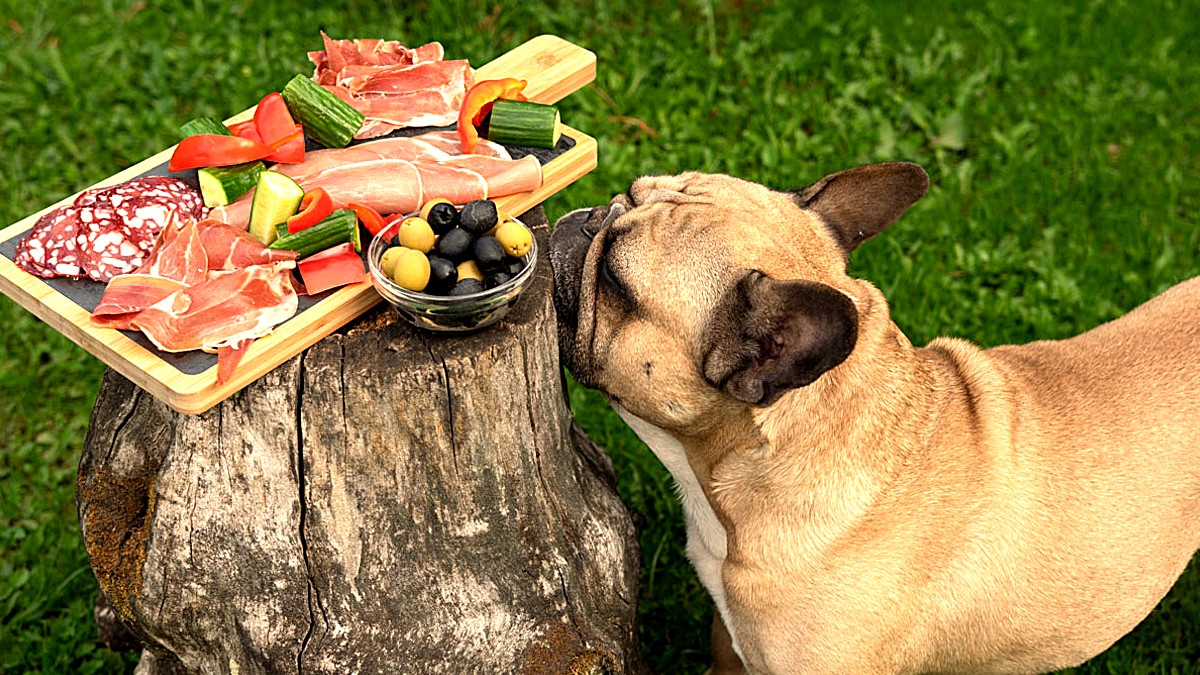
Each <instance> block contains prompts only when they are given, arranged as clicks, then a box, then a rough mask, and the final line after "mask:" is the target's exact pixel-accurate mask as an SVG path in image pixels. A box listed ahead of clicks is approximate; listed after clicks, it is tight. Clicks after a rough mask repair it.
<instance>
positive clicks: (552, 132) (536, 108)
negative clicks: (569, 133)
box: [487, 98, 562, 148]
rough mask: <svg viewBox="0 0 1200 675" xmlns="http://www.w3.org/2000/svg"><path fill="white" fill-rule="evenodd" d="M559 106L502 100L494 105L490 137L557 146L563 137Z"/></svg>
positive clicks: (507, 140)
mask: <svg viewBox="0 0 1200 675" xmlns="http://www.w3.org/2000/svg"><path fill="white" fill-rule="evenodd" d="M561 126H562V125H561V124H560V120H559V115H558V108H556V107H554V106H552V105H546V104H544V103H534V102H533V101H512V100H509V99H504V98H502V99H499V100H497V101H496V102H495V103H493V104H492V114H491V117H490V118H489V121H488V130H487V138H488V140H490V141H494V142H496V143H503V144H505V145H529V146H533V147H535V148H553V147H554V146H555V145H557V144H558V139H559V138H560V137H561V136H562V129H561Z"/></svg>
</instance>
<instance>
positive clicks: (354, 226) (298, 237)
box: [270, 209, 361, 258]
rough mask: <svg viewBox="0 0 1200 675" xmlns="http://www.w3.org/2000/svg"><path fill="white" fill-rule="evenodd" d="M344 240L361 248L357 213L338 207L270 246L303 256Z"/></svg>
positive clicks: (357, 248)
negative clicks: (323, 217)
mask: <svg viewBox="0 0 1200 675" xmlns="http://www.w3.org/2000/svg"><path fill="white" fill-rule="evenodd" d="M346 242H351V243H353V244H354V250H355V251H358V250H361V242H360V240H359V234H358V214H356V213H355V212H354V211H352V210H351V209H338V210H337V211H334V212H333V213H331V214H329V216H328V217H327V218H325V220H322V221H321V222H319V223H317V224H316V225H313V226H311V227H307V228H305V229H303V230H300V231H299V232H296V233H294V234H289V235H287V236H285V237H280V238H278V239H276V240H275V241H274V242H273V243H272V244H271V245H270V248H273V249H284V250H288V251H295V252H296V257H298V258H303V257H305V256H310V255H312V254H314V253H317V252H318V251H324V250H325V249H327V248H329V247H330V246H337V245H338V244H344V243H346Z"/></svg>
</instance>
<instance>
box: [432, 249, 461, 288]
mask: <svg viewBox="0 0 1200 675" xmlns="http://www.w3.org/2000/svg"><path fill="white" fill-rule="evenodd" d="M456 281H458V268H457V267H455V265H454V263H452V262H450V261H449V260H446V259H445V258H443V257H441V256H436V255H431V256H429V285H428V286H426V287H425V292H426V293H432V294H434V295H445V294H446V293H449V292H450V289H451V288H454V283H455V282H456Z"/></svg>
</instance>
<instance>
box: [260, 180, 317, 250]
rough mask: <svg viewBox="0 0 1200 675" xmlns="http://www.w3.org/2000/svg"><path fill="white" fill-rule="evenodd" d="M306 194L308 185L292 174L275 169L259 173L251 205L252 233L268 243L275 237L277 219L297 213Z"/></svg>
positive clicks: (284, 219)
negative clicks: (298, 180)
mask: <svg viewBox="0 0 1200 675" xmlns="http://www.w3.org/2000/svg"><path fill="white" fill-rule="evenodd" d="M303 198H304V188H302V187H300V185H299V184H298V183H296V181H294V180H292V179H291V178H289V177H288V176H285V175H283V174H281V173H278V172H275V171H263V172H262V173H260V174H258V183H257V185H255V187H254V202H253V203H252V204H251V205H250V228H249V229H250V234H251V235H253V236H254V238H255V239H257V240H259V241H261V242H262V243H264V244H270V243H271V242H273V241H275V238H276V236H278V235H277V234H276V232H275V225H276V223H281V222H286V221H287V219H288V218H290V217H291V216H294V215H295V214H296V210H297V209H299V208H300V200H301V199H303Z"/></svg>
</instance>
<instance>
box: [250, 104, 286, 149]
mask: <svg viewBox="0 0 1200 675" xmlns="http://www.w3.org/2000/svg"><path fill="white" fill-rule="evenodd" d="M254 128H255V129H257V130H258V135H259V137H261V138H262V142H263V143H266V144H267V145H276V144H277V143H279V142H281V141H285V140H288V139H290V137H291V136H292V135H293V134H294V133H295V132H296V121H295V120H293V119H292V113H291V112H289V111H288V107H287V103H284V101H283V97H282V96H280V95H279V93H278V92H271V93H270V94H267V95H266V96H264V97H263V99H262V100H261V101H259V102H258V107H257V108H255V109H254Z"/></svg>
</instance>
